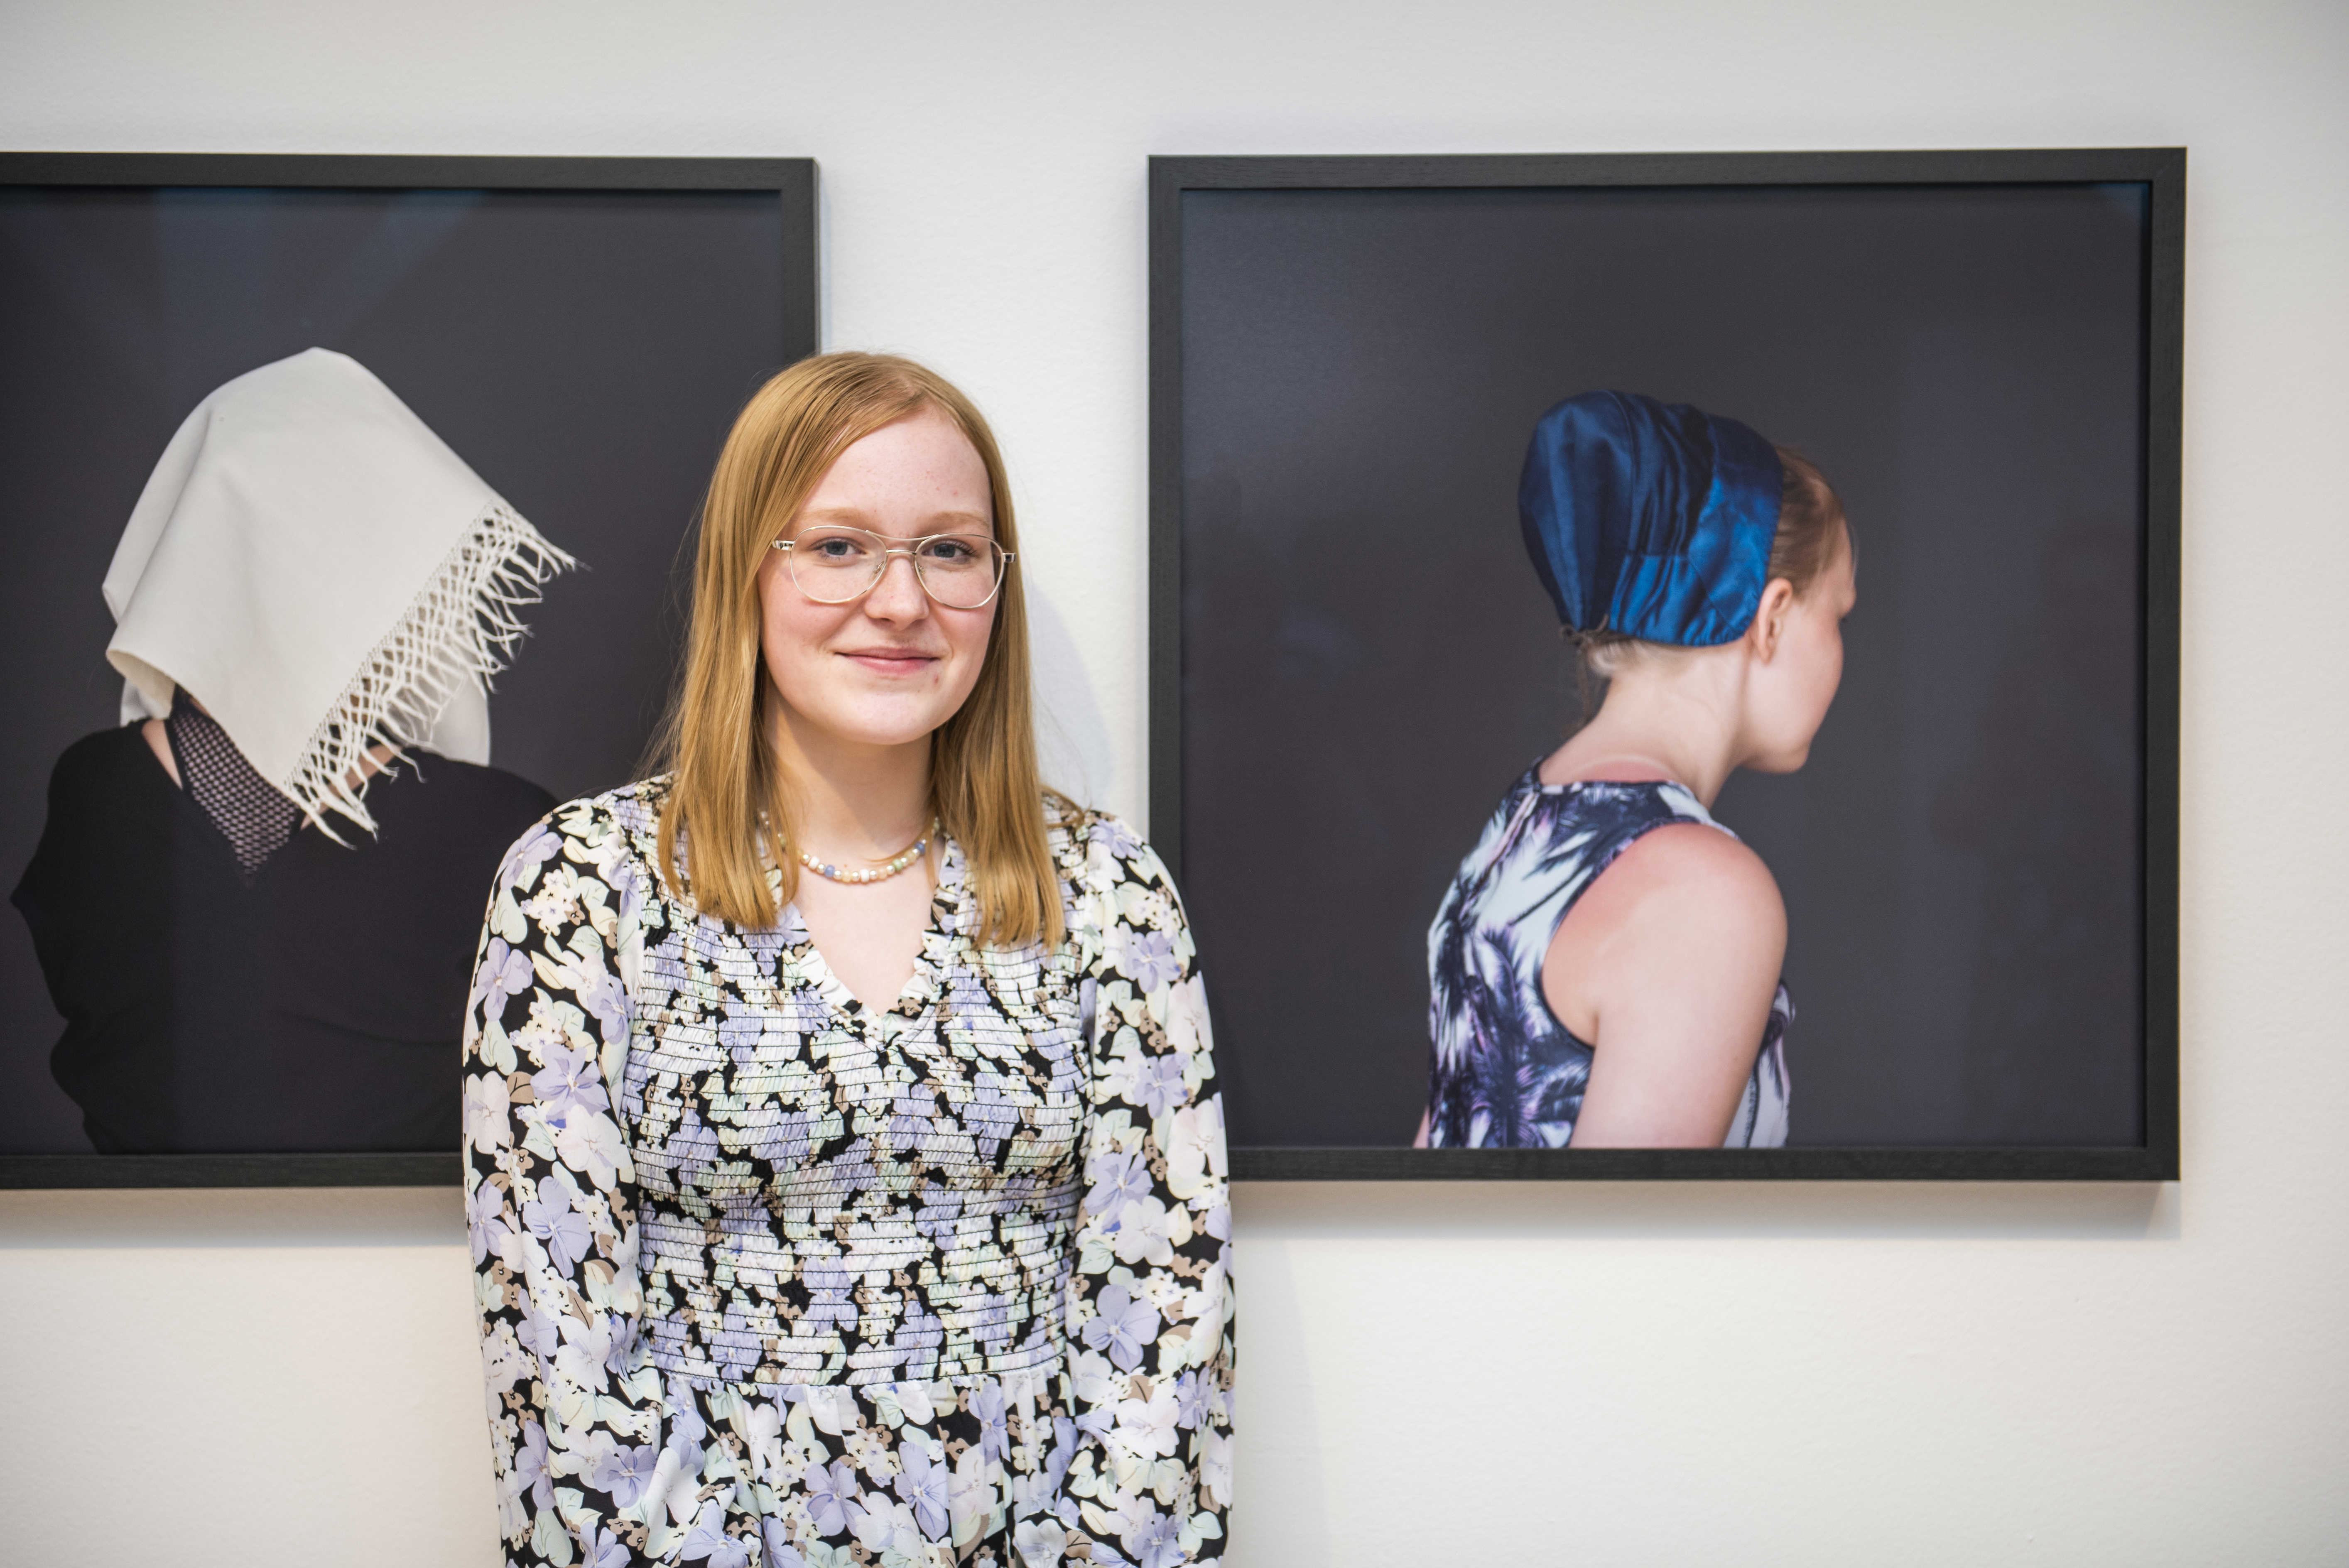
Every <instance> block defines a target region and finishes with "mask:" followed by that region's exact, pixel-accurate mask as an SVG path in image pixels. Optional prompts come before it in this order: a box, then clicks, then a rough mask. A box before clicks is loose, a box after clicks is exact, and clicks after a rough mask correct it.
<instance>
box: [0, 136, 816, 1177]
mask: <svg viewBox="0 0 2349 1568" xmlns="http://www.w3.org/2000/svg"><path fill="white" fill-rule="evenodd" d="M0 187H16V188H23V187H35V188H38V187H53V188H75V187H78V188H98V187H113V188H144V189H151V190H195V189H207V188H209V189H226V190H254V191H267V190H307V191H484V192H497V191H575V192H594V193H617V192H656V191H658V192H686V191H699V192H730V193H740V194H757V193H766V194H771V196H772V197H773V199H774V201H775V202H776V203H777V206H778V208H779V210H780V212H781V220H782V251H781V257H782V265H781V269H780V273H779V275H778V276H776V278H775V279H774V287H775V291H776V294H775V296H774V297H775V298H776V299H777V300H778V301H779V302H780V305H781V337H782V354H781V363H788V362H790V361H791V360H793V359H798V358H801V357H803V356H807V355H809V354H812V353H814V352H816V350H817V347H818V337H819V331H818V257H819V250H818V235H817V204H816V163H815V160H813V159H812V158H508V157H464V156H458V157H440V156H424V157H410V156H371V155H370V156H346V155H310V154H284V153H146V152H6V153H0ZM461 1172H462V1161H461V1156H460V1152H459V1151H458V1150H454V1149H451V1150H448V1151H447V1152H445V1153H438V1152H433V1153H253V1154H242V1153H221V1154H152V1155H125V1154H26V1153H17V1154H0V1188H16V1189H26V1188H109V1187H112V1188H141V1187H449V1188H452V1189H453V1188H455V1187H456V1186H458V1185H459V1184H460V1181H461Z"/></svg>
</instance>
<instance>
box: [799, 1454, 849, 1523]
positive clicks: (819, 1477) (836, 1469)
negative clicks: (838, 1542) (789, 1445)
mask: <svg viewBox="0 0 2349 1568" xmlns="http://www.w3.org/2000/svg"><path fill="white" fill-rule="evenodd" d="M800 1485H801V1486H802V1487H803V1488H805V1489H806V1491H807V1504H808V1518H809V1519H810V1520H811V1521H812V1522H813V1523H814V1525H815V1527H816V1529H817V1530H818V1531H819V1532H822V1533H823V1534H825V1535H839V1534H842V1533H843V1532H846V1530H847V1529H848V1526H849V1522H850V1521H851V1519H852V1518H853V1517H854V1515H853V1514H852V1513H851V1512H850V1511H851V1510H852V1509H854V1508H855V1506H856V1494H857V1487H856V1472H855V1471H854V1470H851V1469H849V1468H848V1461H847V1460H835V1461H833V1463H832V1464H831V1465H830V1466H828V1467H827V1466H824V1465H820V1464H818V1465H810V1466H808V1471H807V1474H806V1475H805V1476H804V1477H803V1478H802V1480H801V1481H800Z"/></svg>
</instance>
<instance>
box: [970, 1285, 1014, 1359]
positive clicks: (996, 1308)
mask: <svg viewBox="0 0 2349 1568" xmlns="http://www.w3.org/2000/svg"><path fill="white" fill-rule="evenodd" d="M1017 1299H1018V1298H1017V1297H1016V1296H1014V1295H1012V1294H1011V1293H1010V1292H1009V1291H1006V1292H1004V1293H1003V1294H1002V1295H996V1294H995V1293H994V1292H993V1291H989V1292H988V1293H987V1294H986V1295H982V1296H980V1297H979V1298H978V1304H977V1305H975V1306H973V1307H972V1308H971V1309H970V1331H971V1333H972V1334H973V1335H975V1336H978V1342H979V1343H980V1344H981V1345H983V1346H986V1347H987V1348H988V1350H989V1351H990V1352H994V1351H1000V1350H1003V1349H1004V1348H1006V1347H1007V1346H1009V1345H1010V1343H1011V1304H1012V1303H1013V1302H1014V1301H1015V1300H1017Z"/></svg>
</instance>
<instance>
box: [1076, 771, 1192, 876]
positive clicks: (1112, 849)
mask: <svg viewBox="0 0 2349 1568" xmlns="http://www.w3.org/2000/svg"><path fill="white" fill-rule="evenodd" d="M1044 823H1045V837H1046V841H1047V842H1049V843H1050V845H1051V849H1052V858H1053V859H1054V860H1055V861H1058V862H1060V865H1061V871H1062V873H1063V874H1064V875H1067V876H1069V877H1070V878H1071V879H1072V880H1076V881H1098V880H1100V879H1102V878H1103V877H1108V878H1111V879H1113V880H1120V881H1137V882H1157V883H1167V884H1169V885H1171V884H1172V881H1173V879H1172V878H1171V877H1169V876H1168V875H1167V872H1166V863H1165V862H1164V861H1162V860H1160V859H1159V858H1158V851H1155V850H1154V849H1152V848H1151V847H1150V844H1149V842H1148V841H1146V840H1144V839H1143V836H1142V835H1141V834H1140V833H1137V832H1136V831H1134V830H1133V826H1132V824H1130V823H1128V822H1127V821H1126V820H1125V819H1124V818H1123V817H1120V816H1117V815H1116V814H1115V813H1113V812H1110V811H1103V810H1097V809H1096V808H1093V807H1091V806H1083V805H1080V804H1078V803H1077V802H1076V801H1074V800H1071V799H1069V798H1068V797H1067V796H1065V795H1061V794H1059V793H1058V792H1056V791H1048V792H1047V793H1046V796H1045V800H1044Z"/></svg>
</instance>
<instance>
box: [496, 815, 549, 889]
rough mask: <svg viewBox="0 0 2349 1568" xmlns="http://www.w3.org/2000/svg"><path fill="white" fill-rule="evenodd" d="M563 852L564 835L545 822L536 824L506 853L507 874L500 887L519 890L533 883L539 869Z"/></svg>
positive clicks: (501, 880)
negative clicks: (524, 885) (525, 884)
mask: <svg viewBox="0 0 2349 1568" xmlns="http://www.w3.org/2000/svg"><path fill="white" fill-rule="evenodd" d="M562 852H563V838H562V835H561V834H559V833H557V832H556V831H555V830H554V829H553V828H550V827H548V826H547V825H546V824H545V823H543V822H540V823H537V824H535V825H534V826H533V827H532V829H531V830H530V831H529V832H527V833H524V834H523V836H522V838H521V840H520V841H518V842H517V843H516V844H515V845H514V847H513V848H512V849H511V850H508V851H506V864H505V873H504V875H502V876H501V877H500V878H499V879H498V885H499V887H500V888H501V889H512V888H518V887H521V886H523V884H524V883H526V882H532V881H533V880H534V879H535V878H536V877H537V875H538V868H539V867H541V866H543V865H544V864H545V863H546V862H547V861H551V860H553V859H554V857H555V856H557V855H559V854H561V853H562Z"/></svg>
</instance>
